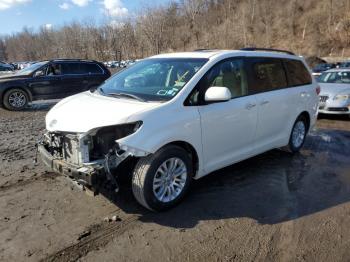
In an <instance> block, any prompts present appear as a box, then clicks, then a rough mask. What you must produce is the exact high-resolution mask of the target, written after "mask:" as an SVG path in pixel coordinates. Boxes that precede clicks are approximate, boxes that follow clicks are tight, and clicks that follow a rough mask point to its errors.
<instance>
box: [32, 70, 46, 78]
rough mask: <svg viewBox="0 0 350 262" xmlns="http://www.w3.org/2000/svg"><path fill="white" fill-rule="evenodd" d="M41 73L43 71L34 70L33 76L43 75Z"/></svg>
mask: <svg viewBox="0 0 350 262" xmlns="http://www.w3.org/2000/svg"><path fill="white" fill-rule="evenodd" d="M43 75H44V72H43V71H36V72H35V73H34V75H33V76H34V77H39V76H43Z"/></svg>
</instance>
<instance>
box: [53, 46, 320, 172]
mask: <svg viewBox="0 0 350 262" xmlns="http://www.w3.org/2000/svg"><path fill="white" fill-rule="evenodd" d="M244 56H246V57H249V56H252V57H259V56H261V57H276V58H290V59H299V60H300V61H302V62H303V63H304V64H305V62H304V60H303V59H302V58H299V57H296V56H292V55H288V54H280V53H272V52H251V51H213V52H191V53H176V54H163V55H158V56H155V57H154V58H162V57H164V58H171V57H176V58H182V57H184V58H208V59H209V61H208V62H207V63H206V64H205V65H204V66H203V67H202V68H201V69H200V70H199V71H198V72H197V73H196V74H195V75H194V76H193V77H192V79H191V80H190V81H189V82H188V83H187V84H186V85H185V86H184V88H183V89H182V90H181V91H180V92H179V93H178V94H177V95H176V96H175V97H174V98H173V99H172V100H170V101H168V102H165V103H143V102H139V101H134V100H131V99H127V98H113V97H106V96H102V95H99V94H95V93H94V94H92V93H89V92H85V93H81V94H78V95H75V96H72V97H69V98H66V99H64V100H62V101H61V102H60V103H58V104H57V105H56V106H54V107H53V108H52V109H51V111H50V112H49V113H48V114H47V117H46V128H47V130H48V131H65V132H78V133H87V132H89V131H91V130H93V129H96V128H99V127H103V126H110V125H117V124H124V123H131V122H136V121H143V125H142V126H141V128H140V129H139V130H137V131H136V132H135V133H133V134H131V135H129V136H127V137H124V138H122V139H119V140H117V142H118V143H119V144H120V145H121V146H124V147H127V148H131V149H133V150H134V149H135V152H137V150H141V151H143V152H146V154H150V153H155V152H156V151H157V150H158V149H160V148H162V147H163V146H164V145H166V144H168V143H172V142H186V143H188V144H190V145H191V146H192V147H193V148H194V149H195V151H196V153H197V155H198V160H199V163H198V166H199V167H198V171H197V174H196V176H195V178H199V177H202V176H204V175H206V174H208V173H210V172H212V171H214V170H216V169H219V168H222V167H225V166H228V165H230V164H233V163H235V162H238V161H240V160H243V159H246V158H249V157H250V156H253V155H257V154H259V153H262V152H264V151H267V150H270V149H273V148H276V147H280V146H284V145H287V144H288V140H289V136H290V131H291V129H292V126H293V124H294V121H295V120H296V118H297V117H298V115H299V114H300V113H302V112H304V111H306V112H308V113H309V115H310V120H311V127H312V126H313V125H314V123H315V121H316V117H317V108H318V106H317V104H318V98H317V95H316V92H315V89H316V86H317V84H316V82H315V80H313V83H312V84H311V85H307V86H300V87H291V88H285V89H281V90H275V91H271V92H266V93H261V94H257V95H249V96H245V97H240V98H236V99H232V100H230V101H227V102H222V103H214V104H209V105H205V106H184V101H185V100H186V98H187V97H188V95H189V94H190V92H191V91H192V90H193V88H194V87H195V85H196V84H197V83H198V81H199V80H200V79H201V78H202V77H203V75H204V74H205V73H206V72H207V71H208V70H209V69H210V68H211V67H212V66H213V65H215V64H216V63H217V62H219V61H221V60H223V59H225V58H230V57H244ZM151 59H152V58H151ZM266 100H268V101H269V103H266V104H264V103H263V102H264V101H266ZM250 103H253V104H255V105H256V106H255V107H253V108H251V109H247V105H248V104H250ZM55 122H56V123H55ZM230 142H232V143H230ZM233 142H234V143H233ZM135 155H136V156H137V153H135Z"/></svg>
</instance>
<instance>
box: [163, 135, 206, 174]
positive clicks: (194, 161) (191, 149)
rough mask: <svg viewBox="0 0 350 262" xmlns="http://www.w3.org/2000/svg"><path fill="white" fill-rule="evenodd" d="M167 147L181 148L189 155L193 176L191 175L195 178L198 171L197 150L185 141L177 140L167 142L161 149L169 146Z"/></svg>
mask: <svg viewBox="0 0 350 262" xmlns="http://www.w3.org/2000/svg"><path fill="white" fill-rule="evenodd" d="M169 145H175V146H178V147H181V148H183V149H184V150H185V151H186V152H187V153H188V154H189V155H190V157H191V160H192V165H193V174H192V175H193V176H196V174H197V172H198V170H199V156H198V153H197V150H196V149H195V148H194V146H193V145H191V144H190V143H188V142H186V141H181V140H177V141H172V142H169V143H167V144H165V145H164V146H162V147H161V148H163V147H166V146H169Z"/></svg>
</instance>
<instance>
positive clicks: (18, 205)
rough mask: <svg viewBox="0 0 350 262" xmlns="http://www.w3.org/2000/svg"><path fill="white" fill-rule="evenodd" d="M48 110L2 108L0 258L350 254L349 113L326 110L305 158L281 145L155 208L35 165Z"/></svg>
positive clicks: (126, 188) (319, 257) (338, 257)
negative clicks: (94, 191) (84, 187)
mask: <svg viewBox="0 0 350 262" xmlns="http://www.w3.org/2000/svg"><path fill="white" fill-rule="evenodd" d="M50 106H51V104H40V103H39V104H37V105H35V106H34V107H32V108H31V109H28V110H27V111H24V112H8V111H5V110H2V109H0V141H1V143H0V160H1V162H0V260H1V261H28V260H29V261H38V260H44V261H76V260H80V261H97V260H98V261H112V260H117V261H154V260H156V261H157V260H170V261H172V260H180V261H242V260H244V261H246V260H254V261H256V260H264V261H271V260H280V261H348V260H350V229H349V226H348V225H349V223H350V203H349V200H350V120H349V119H348V118H347V117H335V116H332V117H326V116H321V117H320V119H319V121H318V123H317V126H316V128H315V129H314V130H312V132H311V133H310V135H309V136H308V139H307V141H306V143H305V145H304V148H303V150H302V151H301V153H300V154H296V155H292V154H290V153H288V152H286V151H284V150H279V149H275V150H271V151H269V152H266V153H264V154H262V155H259V156H256V157H254V158H251V159H249V160H246V161H243V162H241V163H238V164H235V165H232V166H230V167H227V168H224V169H222V170H218V171H216V172H214V173H212V174H210V175H209V176H206V177H204V178H203V179H200V180H198V181H195V183H194V184H193V188H192V190H191V192H190V194H189V195H188V197H187V198H186V199H185V200H184V202H183V203H181V204H180V205H179V206H178V207H176V208H174V209H172V210H170V211H168V212H165V213H158V214H155V213H152V212H149V211H147V210H145V209H144V208H142V207H140V206H139V205H138V204H137V203H136V201H135V200H134V199H133V196H132V192H131V188H130V184H129V183H128V182H124V183H123V187H122V190H121V192H120V193H119V194H118V195H111V194H109V193H105V194H104V195H99V196H97V197H91V196H88V195H87V194H85V193H83V192H81V191H79V190H78V189H77V188H75V187H73V186H72V185H71V183H70V182H69V181H67V179H65V178H64V177H62V176H59V175H55V174H52V173H49V172H46V171H45V168H44V167H43V165H42V164H41V163H39V164H38V165H34V164H33V162H32V160H33V158H34V156H35V150H34V144H35V140H36V137H37V134H38V133H40V132H41V131H42V130H43V128H44V117H45V114H46V112H47V110H48V109H49V108H50ZM112 216H117V217H118V221H109V222H106V221H105V218H106V217H112Z"/></svg>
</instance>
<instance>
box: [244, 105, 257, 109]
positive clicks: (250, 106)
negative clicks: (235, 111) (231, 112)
mask: <svg viewBox="0 0 350 262" xmlns="http://www.w3.org/2000/svg"><path fill="white" fill-rule="evenodd" d="M255 106H256V104H247V105H246V106H245V108H246V109H248V110H250V109H252V108H253V107H255Z"/></svg>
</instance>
